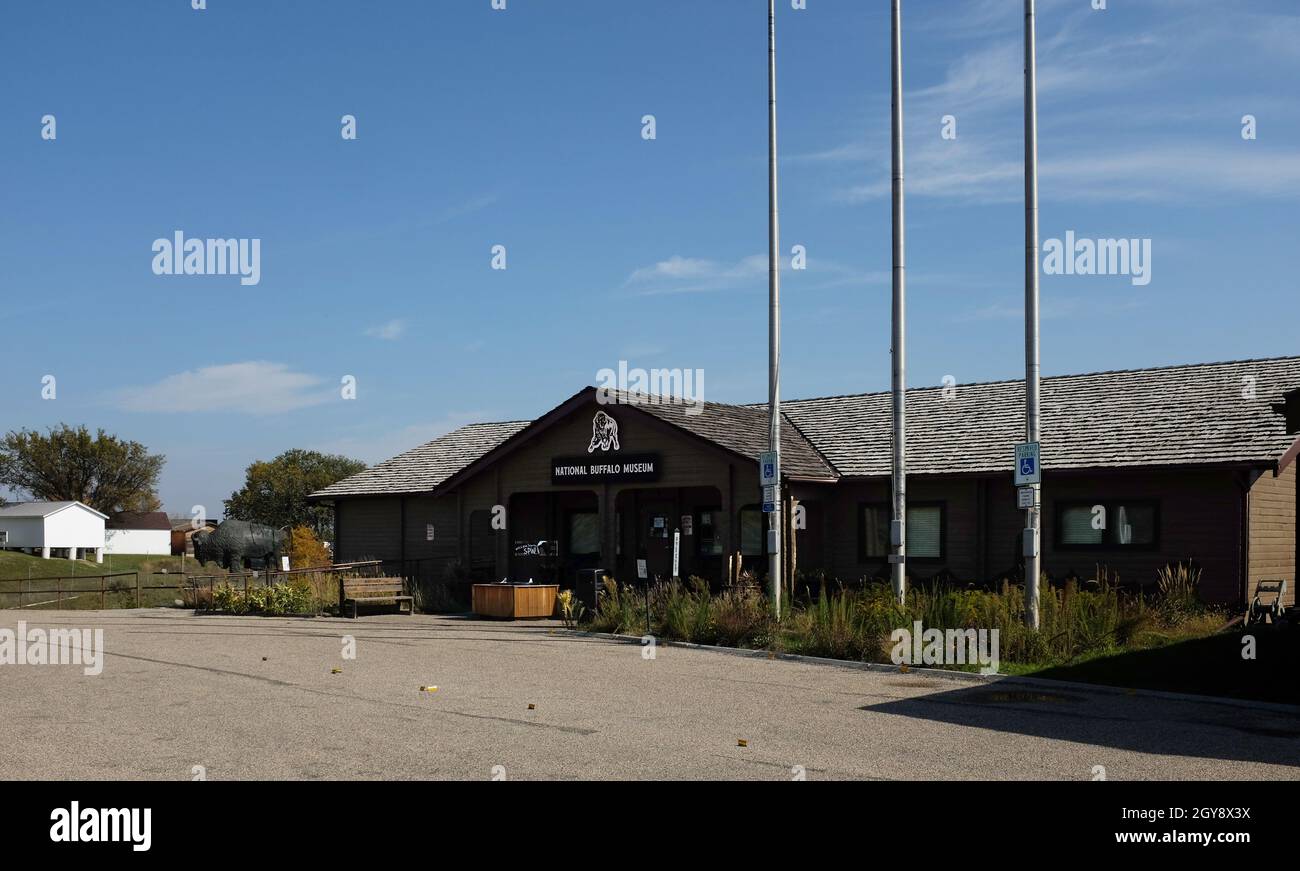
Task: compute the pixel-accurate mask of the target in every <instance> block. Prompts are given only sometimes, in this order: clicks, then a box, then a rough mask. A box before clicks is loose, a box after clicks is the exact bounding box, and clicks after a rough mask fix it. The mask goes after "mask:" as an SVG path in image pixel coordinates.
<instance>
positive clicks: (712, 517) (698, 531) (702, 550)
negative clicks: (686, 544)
mask: <svg viewBox="0 0 1300 871" xmlns="http://www.w3.org/2000/svg"><path fill="white" fill-rule="evenodd" d="M719 519H720V518H719V516H718V509H716V508H708V509H704V510H701V511H700V515H699V520H698V521H697V522H696V524H695V542H696V547H697V548H698V552H699V554H700V556H720V555H721V554H722V538H721V536H719V535H718V532H719V530H718V527H717V521H718V520H719Z"/></svg>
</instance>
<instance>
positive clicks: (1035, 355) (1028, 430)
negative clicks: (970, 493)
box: [1024, 0, 1042, 629]
mask: <svg viewBox="0 0 1300 871" xmlns="http://www.w3.org/2000/svg"><path fill="white" fill-rule="evenodd" d="M1034 3H1035V0H1025V440H1026V441H1029V442H1034V443H1037V442H1038V441H1039V435H1040V426H1039V417H1038V390H1039V377H1040V371H1039V333H1038V48H1037V39H1036V36H1035V33H1034V30H1035V23H1034V19H1035V8H1034ZM1032 486H1033V488H1034V505H1033V507H1032V508H1028V509H1026V511H1025V541H1024V546H1025V549H1024V554H1025V625H1027V626H1028V627H1029V628H1030V629H1038V578H1039V575H1040V569H1039V562H1040V558H1039V554H1040V552H1041V551H1040V545H1041V540H1042V535H1041V530H1040V526H1041V522H1040V516H1039V512H1040V509H1041V508H1042V485H1041V484H1034V485H1032Z"/></svg>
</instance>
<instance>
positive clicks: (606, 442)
mask: <svg viewBox="0 0 1300 871" xmlns="http://www.w3.org/2000/svg"><path fill="white" fill-rule="evenodd" d="M597 448H600V449H601V450H602V451H617V450H618V449H619V447H618V421H616V420H614V418H612V417H610V416H609V415H608V414H606V413H605V412H603V411H598V412H596V416H595V417H594V418H592V419H591V444H589V445H587V453H589V454H591V453H595V451H596V449H597Z"/></svg>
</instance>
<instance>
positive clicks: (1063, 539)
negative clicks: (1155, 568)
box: [1056, 499, 1159, 550]
mask: <svg viewBox="0 0 1300 871" xmlns="http://www.w3.org/2000/svg"><path fill="white" fill-rule="evenodd" d="M1158 517H1159V511H1158V506H1157V504H1156V503H1155V502H1142V501H1136V500H1131V499H1123V500H1121V499H1112V500H1100V499H1099V500H1095V501H1088V502H1069V503H1062V504H1058V505H1057V508H1056V546H1057V547H1058V548H1060V549H1062V550H1086V549H1088V548H1123V547H1154V546H1155V545H1156V541H1157V539H1158V535H1157V526H1158Z"/></svg>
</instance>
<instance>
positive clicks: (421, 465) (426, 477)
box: [310, 421, 528, 499]
mask: <svg viewBox="0 0 1300 871" xmlns="http://www.w3.org/2000/svg"><path fill="white" fill-rule="evenodd" d="M527 425H528V421H507V422H504V423H472V424H470V425H468V426H462V427H461V428H460V429H457V430H453V431H452V432H449V433H447V434H446V435H444V436H440V437H438V438H436V439H434V440H433V441H431V442H427V443H425V444H423V445H420V446H419V447H418V448H414V449H413V450H409V451H407V452H406V453H403V454H398V455H397V456H396V457H393V458H392V459H391V460H385V461H384V462H382V463H378V464H377V465H374V466H371V467H370V468H368V469H364V470H362V471H360V472H358V473H357V474H355V475H351V476H349V477H347V478H344V479H343V480H342V481H338V482H336V483H334V484H331V485H330V486H328V487H326V488H325V489H324V490H319V491H317V492H315V493H312V494H311V496H310V498H312V499H333V498H337V497H340V496H365V495H375V494H385V493H423V492H427V491H429V490H432V489H434V488H435V487H437V486H438V485H440V484H441V483H442V482H444V481H446V480H447V479H448V478H450V477H451V476H453V475H455V474H456V473H457V472H459V471H460V470H462V469H464V468H465V467H466V466H468V465H469V464H470V463H472V462H474V461H475V460H477V459H478V458H479V457H481V456H483V455H484V454H485V453H487V452H488V451H490V450H492V449H493V448H495V447H496V446H497V445H499V444H501V442H503V441H505V440H506V439H508V438H509V437H511V436H513V435H514V434H515V433H517V432H519V430H521V429H523V428H524V427H526V426H527Z"/></svg>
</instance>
